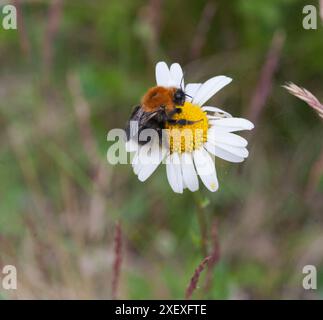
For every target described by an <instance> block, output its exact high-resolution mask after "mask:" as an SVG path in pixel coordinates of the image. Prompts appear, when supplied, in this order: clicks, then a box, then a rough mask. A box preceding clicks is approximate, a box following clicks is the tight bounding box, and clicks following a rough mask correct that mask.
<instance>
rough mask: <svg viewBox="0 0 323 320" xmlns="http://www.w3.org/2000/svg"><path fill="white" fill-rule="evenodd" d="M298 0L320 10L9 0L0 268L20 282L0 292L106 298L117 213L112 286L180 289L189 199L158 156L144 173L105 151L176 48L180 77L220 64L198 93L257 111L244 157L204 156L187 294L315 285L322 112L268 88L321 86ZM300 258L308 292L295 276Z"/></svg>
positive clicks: (0, 120)
mask: <svg viewBox="0 0 323 320" xmlns="http://www.w3.org/2000/svg"><path fill="white" fill-rule="evenodd" d="M8 1H9V0H8ZM309 3H312V4H314V5H315V6H316V7H317V8H318V3H317V1H306V2H305V1H302V0H273V1H267V0H258V1H244V0H235V1H222V0H221V1H220V0H218V1H214V2H213V1H179V0H174V1H170V0H165V1H162V0H150V1H143V0H131V1H130V0H109V1H103V0H95V1H85V0H84V1H83V0H73V1H61V0H58V1H41V0H28V1H27V0H26V1H18V0H17V1H14V4H15V5H17V7H18V11H19V31H18V32H17V31H15V30H9V31H6V30H3V29H2V28H0V57H1V59H0V68H1V69H0V124H1V126H0V139H1V149H0V181H1V183H0V197H1V198H0V199H1V201H0V266H2V265H5V264H14V265H15V266H17V270H18V290H16V291H14V292H8V291H5V290H1V289H0V296H1V297H2V298H86V299H88V298H111V283H112V277H113V276H112V275H113V259H114V252H113V237H114V229H115V223H116V221H120V222H121V226H122V235H123V251H122V260H123V261H122V270H121V278H120V286H119V291H118V297H120V298H130V299H131V298H136V299H147V298H149V299H152V298H170V299H172V298H177V299H179V298H183V297H184V294H185V289H186V287H187V285H188V283H189V280H190V277H191V276H192V274H193V272H194V269H195V268H196V267H197V266H198V264H199V263H200V262H201V260H202V259H203V258H204V257H203V256H202V254H201V250H200V241H201V240H200V231H199V227H198V223H197V217H196V215H195V212H196V204H195V201H194V197H192V194H191V193H189V192H185V193H184V194H183V195H177V194H174V193H173V192H172V191H171V189H170V187H169V185H168V183H167V180H166V174H165V168H159V170H158V171H157V172H156V173H155V174H154V175H153V176H152V177H151V178H150V179H149V180H148V181H147V182H146V183H144V184H142V183H140V182H139V181H137V179H136V177H135V176H134V174H133V173H132V170H131V166H129V165H119V166H111V165H109V164H108V163H107V161H106V151H107V148H108V145H109V144H108V142H107V141H106V134H107V132H108V130H109V129H112V128H115V127H120V128H122V127H124V125H125V122H126V120H127V118H128V116H129V112H130V110H131V107H132V106H133V105H135V104H137V103H138V101H139V99H140V97H141V95H142V94H143V92H145V90H146V89H147V88H148V87H150V86H152V85H153V84H154V81H155V79H154V66H155V63H156V62H157V61H158V60H160V59H163V60H165V61H167V62H169V63H170V62H174V61H177V62H180V63H181V64H182V65H183V66H184V69H185V75H186V79H189V81H190V82H194V81H205V80H206V79H208V77H210V76H213V75H216V74H225V75H228V76H231V77H232V78H233V79H234V81H233V83H232V84H231V85H230V86H229V87H228V88H226V90H224V91H223V92H221V93H220V94H218V95H217V96H216V97H215V98H213V99H212V103H213V104H214V105H216V106H219V107H223V108H224V109H225V110H227V111H229V112H230V113H232V114H234V115H236V116H244V117H248V118H250V119H252V120H253V121H254V122H255V123H256V129H255V130H254V131H253V132H252V133H251V134H250V135H249V136H248V139H249V141H250V145H249V149H250V157H249V159H248V160H247V161H246V162H245V163H243V164H238V165H237V164H230V163H226V162H224V161H221V160H219V161H217V162H216V165H217V170H218V176H219V182H220V190H219V191H218V192H217V193H215V194H211V193H209V192H207V191H206V190H202V195H201V198H202V201H204V202H205V201H206V200H205V199H206V197H207V198H208V201H209V204H208V205H207V206H206V208H205V214H206V219H207V224H208V230H209V231H210V230H211V226H212V225H214V221H216V223H217V226H218V241H219V242H220V247H221V257H220V261H219V262H218V263H217V264H216V266H215V268H214V270H211V272H212V275H213V277H212V281H211V282H210V281H209V280H208V281H209V282H210V283H209V289H208V290H206V288H205V286H204V284H203V283H204V282H203V281H205V275H204V274H203V276H202V278H201V279H200V280H201V281H200V286H199V287H198V289H197V290H196V291H195V293H194V295H193V297H194V298H212V299H214V298H222V299H227V298H230V299H233V298H238V299H242V298H250V299H255V298H284V299H285V298H308V299H310V298H322V296H323V272H322V270H323V269H322V263H323V251H322V247H323V234H322V226H323V217H322V212H323V198H322V192H323V179H322V176H323V175H322V172H323V169H322V168H323V153H322V152H323V148H322V143H323V142H322V135H323V128H322V121H321V120H320V119H319V118H318V117H317V115H316V114H315V113H314V112H313V111H312V110H310V109H309V108H308V107H307V106H306V105H305V104H304V103H303V102H301V101H299V100H297V99H296V98H294V97H292V96H290V95H289V94H288V93H287V92H286V90H285V89H283V88H282V87H281V86H282V85H283V84H284V83H285V82H286V81H293V82H295V83H296V84H299V85H302V86H304V87H306V88H307V89H309V90H311V91H312V92H313V93H315V94H316V95H317V96H318V97H319V98H323V89H322V69H323V60H322V52H323V41H322V39H323V38H322V36H323V26H322V24H321V23H320V22H319V23H318V25H319V26H318V30H304V29H303V28H302V19H303V14H302V8H303V6H304V5H305V4H309ZM1 4H2V5H3V4H4V1H2V3H1ZM318 19H319V17H318ZM272 39H274V40H272ZM270 48H272V49H270ZM280 49H281V50H280ZM270 50H271V51H270ZM268 52H271V55H269V58H268ZM271 59H273V61H274V63H273V64H270V63H269V68H268V70H267V71H266V70H265V71H264V66H265V65H266V63H268V61H271ZM275 61H276V62H277V63H275ZM264 74H265V80H266V79H267V80H266V81H264V82H263V83H264V85H263V86H261V85H260V84H261V83H262V82H261V79H262V78H261V77H262V75H264ZM266 76H267V78H266ZM257 96H258V97H260V100H261V99H262V100H263V103H257V102H256V103H254V102H252V101H253V100H254V99H255V97H257ZM254 104H255V105H254ZM252 106H253V107H252ZM255 111H256V112H255ZM256 113H257V114H256ZM245 136H246V135H245ZM208 239H211V236H209V237H208ZM208 241H209V246H210V248H211V247H212V240H208ZM307 264H314V265H315V266H316V267H317V270H318V290H316V291H311V292H309V291H304V289H303V288H302V285H301V281H302V277H303V275H302V268H303V266H304V265H307Z"/></svg>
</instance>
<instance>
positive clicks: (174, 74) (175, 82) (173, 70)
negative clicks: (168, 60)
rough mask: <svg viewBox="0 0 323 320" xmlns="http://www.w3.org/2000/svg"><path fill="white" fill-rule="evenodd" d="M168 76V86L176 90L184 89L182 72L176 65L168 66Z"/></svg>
mask: <svg viewBox="0 0 323 320" xmlns="http://www.w3.org/2000/svg"><path fill="white" fill-rule="evenodd" d="M170 76H171V82H172V83H171V84H169V85H170V86H171V85H172V86H175V87H176V88H184V78H183V70H182V68H181V66H180V65H179V64H178V63H173V64H172V65H171V66H170Z"/></svg>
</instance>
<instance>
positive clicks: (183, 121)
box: [167, 119, 202, 126]
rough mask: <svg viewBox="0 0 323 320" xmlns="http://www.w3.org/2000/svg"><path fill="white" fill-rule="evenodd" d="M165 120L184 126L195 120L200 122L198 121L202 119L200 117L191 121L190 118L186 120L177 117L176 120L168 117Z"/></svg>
mask: <svg viewBox="0 0 323 320" xmlns="http://www.w3.org/2000/svg"><path fill="white" fill-rule="evenodd" d="M167 121H168V123H170V124H177V125H180V126H186V125H189V124H194V123H196V122H200V121H202V119H201V120H197V121H191V120H186V119H178V120H175V119H168V120H167Z"/></svg>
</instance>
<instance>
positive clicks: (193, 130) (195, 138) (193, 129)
mask: <svg viewBox="0 0 323 320" xmlns="http://www.w3.org/2000/svg"><path fill="white" fill-rule="evenodd" d="M181 109H182V112H181V113H177V114H175V115H174V116H173V117H172V119H174V120H179V121H180V122H183V120H187V121H189V123H187V124H181V123H179V124H178V123H176V124H173V123H168V122H167V123H166V129H167V134H168V143H169V147H170V151H171V153H173V152H178V153H182V152H192V151H193V150H195V149H199V148H200V147H201V146H202V145H203V144H204V142H206V140H207V130H208V128H209V124H208V118H207V116H206V112H205V111H203V110H202V109H201V107H199V106H197V105H193V104H192V103H190V102H185V104H184V106H182V107H181Z"/></svg>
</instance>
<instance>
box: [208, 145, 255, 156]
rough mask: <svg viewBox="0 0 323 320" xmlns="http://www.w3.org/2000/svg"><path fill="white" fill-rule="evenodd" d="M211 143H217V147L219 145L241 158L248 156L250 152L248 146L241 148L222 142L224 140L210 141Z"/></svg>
mask: <svg viewBox="0 0 323 320" xmlns="http://www.w3.org/2000/svg"><path fill="white" fill-rule="evenodd" d="M208 142H210V143H211V144H213V145H215V146H216V147H219V148H221V149H223V150H225V151H228V152H230V153H232V154H234V155H236V156H238V157H241V158H247V157H248V155H249V152H248V150H247V149H246V148H239V147H233V146H230V145H228V144H225V143H222V142H218V141H208Z"/></svg>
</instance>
